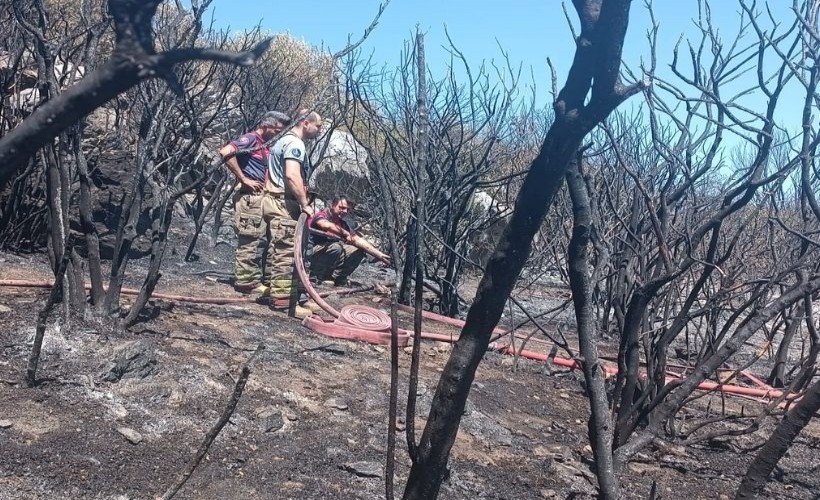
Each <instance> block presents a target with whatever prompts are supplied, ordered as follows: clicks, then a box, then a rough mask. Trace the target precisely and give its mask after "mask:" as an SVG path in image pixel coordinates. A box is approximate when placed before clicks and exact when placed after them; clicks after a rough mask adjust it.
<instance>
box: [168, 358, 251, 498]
mask: <svg viewBox="0 0 820 500" xmlns="http://www.w3.org/2000/svg"><path fill="white" fill-rule="evenodd" d="M264 350H265V344H259V347H257V348H256V351H254V353H253V354H252V355H251V357H250V358H249V359H248V361H247V362H246V363H245V366H243V367H242V372H241V373H240V375H239V378H238V379H237V381H236V385H235V386H234V389H233V394H231V399H230V400H228V405H227V406H226V407H225V409H224V410H222V415H221V416H220V417H219V420H217V421H216V423H215V424H214V426H213V427H211V430H209V431H208V433H207V434H205V439H203V440H202V444H201V445H199V449H198V450H197V451H196V454H194V456H193V458H192V459H191V461H190V462H188V465H187V466H186V467H185V470H184V471H182V473H181V474H180V475H179V477H178V478H177V481H176V483H174V485H173V486H171V487H170V488H168V489H167V490H166V491H165V493H163V495H162V497H160V498H162V500H169V499H171V498H173V497H174V495H176V494H177V492H178V491H179V489H180V488H182V486H183V485H185V483H186V482H187V481H188V479H189V478H190V477H191V474H193V473H194V470H195V469H196V467H197V466H198V465H199V463H200V462H201V461H202V459H203V458H204V457H205V455H206V454H207V453H208V449H209V448H210V447H211V444H213V442H214V440H215V439H216V437H217V436H218V435H219V432H220V431H221V430H222V428H223V427H225V424H227V423H228V419H230V418H231V415H233V412H234V410H235V409H236V405H237V404H238V403H239V398H241V397H242V391H244V390H245V384H246V383H247V382H248V377H249V376H250V374H251V369H252V367H253V363H254V362H255V361H256V358H257V357H258V356H259V354H260V353H261V352H262V351H264Z"/></svg>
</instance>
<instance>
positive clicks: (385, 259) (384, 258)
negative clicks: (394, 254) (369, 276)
mask: <svg viewBox="0 0 820 500" xmlns="http://www.w3.org/2000/svg"><path fill="white" fill-rule="evenodd" d="M379 260H380V261H381V262H382V264H384V265H385V266H392V265H393V260H392V259H391V258H390V256H389V255H386V254H382V255H381V257H379Z"/></svg>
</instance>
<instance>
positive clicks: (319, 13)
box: [212, 0, 797, 111]
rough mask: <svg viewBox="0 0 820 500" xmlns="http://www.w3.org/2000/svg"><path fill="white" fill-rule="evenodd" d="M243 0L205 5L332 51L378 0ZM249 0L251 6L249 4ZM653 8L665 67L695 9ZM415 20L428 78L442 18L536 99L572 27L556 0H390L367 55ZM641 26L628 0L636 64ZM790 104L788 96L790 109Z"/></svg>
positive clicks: (727, 15) (222, 18) (568, 44)
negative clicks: (530, 87) (505, 59)
mask: <svg viewBox="0 0 820 500" xmlns="http://www.w3.org/2000/svg"><path fill="white" fill-rule="evenodd" d="M564 3H565V4H566V6H567V9H568V12H569V16H570V19H571V20H572V22H573V24H575V25H577V20H576V17H575V13H574V11H573V10H572V4H571V2H570V1H566V2H564ZM711 3H712V4H713V5H712V14H713V19H714V24H715V26H717V27H718V30H719V31H720V33H721V35H722V36H723V37H724V38H725V39H726V41H727V42H728V41H730V40H731V39H732V38H733V36H734V34H735V33H736V32H737V29H738V25H739V19H740V17H739V7H738V3H737V0H712V2H711ZM758 3H762V1H761V0H759V2H758ZM770 3H771V8H772V11H773V13H774V15H775V16H777V17H778V18H782V19H783V20H784V21H785V20H789V19H791V16H789V14H788V9H789V8H790V6H791V3H792V2H791V0H774V1H771V2H770ZM244 4H245V6H244V7H243V8H241V9H238V8H237V7H236V5H237V2H235V1H234V0H231V1H228V0H214V2H213V4H212V12H213V15H214V19H215V21H216V25H217V26H219V27H227V26H230V27H231V28H232V29H234V30H242V29H246V28H250V27H252V26H254V25H255V24H256V23H257V22H259V20H260V19H261V25H262V27H263V28H264V29H267V30H270V31H274V32H283V31H284V32H289V33H290V34H291V35H293V36H295V37H297V38H300V39H303V40H305V41H307V42H308V43H311V44H313V45H317V46H318V45H323V46H325V47H327V48H328V49H329V50H331V51H336V50H339V49H340V48H342V47H344V45H345V43H346V41H347V39H348V37H349V36H352V37H353V39H358V37H359V36H360V35H361V33H362V31H363V30H364V28H365V27H366V26H367V25H368V24H369V23H370V21H371V19H372V18H373V15H374V14H375V12H376V10H377V8H378V5H379V1H378V0H351V1H348V2H342V1H339V0H332V1H331V0H314V1H312V2H296V3H291V4H290V5H288V4H286V3H285V2H282V1H281V0H278V1H273V0H255V1H254V2H246V3H244ZM248 4H251V5H253V6H254V8H253V9H251V8H248V6H247V5H248ZM654 8H655V15H656V20H657V21H658V23H659V24H660V37H659V38H660V40H659V47H658V59H659V61H658V64H659V66H668V64H669V62H670V61H671V60H672V48H673V46H674V44H675V43H676V42H677V40H678V39H679V38H680V37H681V36H693V35H695V30H694V23H693V21H692V19H693V18H694V17H696V16H697V1H696V0H655V2H654ZM759 8H760V7H759ZM417 25H418V26H419V27H420V28H421V30H422V31H423V32H424V33H425V34H426V38H425V43H426V48H427V51H426V53H427V61H428V64H429V65H430V68H431V71H432V72H433V76H434V77H436V76H439V77H440V76H443V75H444V72H445V70H446V68H447V64H448V62H449V54H448V53H447V51H446V50H445V49H444V48H443V45H446V38H445V33H444V27H445V25H446V26H447V29H448V30H449V33H450V36H451V37H452V39H453V41H454V42H455V44H456V46H457V47H458V48H459V50H461V51H462V52H463V53H464V55H465V57H466V58H467V60H468V61H469V62H470V63H471V65H472V66H474V67H477V66H478V65H479V64H480V63H481V61H482V60H486V61H490V60H495V61H496V62H500V61H501V60H502V52H501V48H503V50H504V51H506V52H507V53H508V54H509V58H510V61H511V62H512V63H513V64H514V65H518V64H522V65H523V67H524V71H525V73H526V74H529V72H530V71H532V74H533V75H534V78H535V84H536V89H537V93H538V95H539V103H541V104H547V103H548V102H549V90H550V89H549V87H550V76H549V70H548V66H547V58H550V59H551V60H552V62H553V64H554V66H555V68H556V70H557V72H558V81H559V86H560V84H562V83H563V80H564V78H565V76H566V72H567V70H568V69H569V66H570V63H571V61H572V55H573V50H574V44H573V39H572V33H571V31H570V29H569V27H568V23H567V20H566V17H565V15H564V11H563V9H562V2H559V1H558V0H510V1H507V2H499V1H497V0H495V1H490V0H471V1H470V0H392V2H391V3H390V5H389V6H388V7H387V10H386V11H385V13H384V14H383V16H382V19H381V21H380V23H379V26H378V27H377V28H376V30H375V31H374V32H373V34H372V35H371V36H370V38H369V39H368V40H367V42H366V43H365V44H364V45H363V49H364V50H365V51H366V52H368V53H372V55H373V60H374V62H377V63H382V62H383V63H385V64H388V65H392V64H395V63H396V62H397V61H398V57H399V54H400V52H401V50H402V48H403V45H404V43H405V41H406V40H408V39H410V38H411V37H412V36H413V33H414V31H415V27H416V26H417ZM648 27H649V17H648V14H647V11H646V9H645V7H644V2H643V1H641V0H634V2H633V5H632V15H631V19H630V26H629V31H628V35H627V41H626V45H625V52H624V61H625V63H626V64H627V65H629V66H630V67H632V68H633V69H635V70H637V69H638V64H639V62H640V61H641V58H643V59H644V60H647V58H648V55H649V44H648V42H647V40H646V31H647V29H648ZM499 47H501V48H499ZM664 73H666V74H667V75H668V72H667V70H665V69H664V68H663V67H662V68H660V71H659V74H661V75H664ZM749 76H750V77H753V76H754V75H749ZM541 99H543V100H541ZM755 105H756V106H757V105H758V104H757V103H755ZM760 105H762V101H761V104H760ZM794 106H795V104H794V103H792V104H790V106H789V108H790V109H791V108H793V107H794ZM758 109H760V108H758ZM795 111H797V110H795Z"/></svg>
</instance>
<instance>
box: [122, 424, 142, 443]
mask: <svg viewBox="0 0 820 500" xmlns="http://www.w3.org/2000/svg"><path fill="white" fill-rule="evenodd" d="M117 432H119V433H120V434H122V435H123V437H125V439H127V440H128V442H129V443H131V444H140V442H142V434H140V433H139V432H137V431H135V430H134V429H130V428H128V427H117Z"/></svg>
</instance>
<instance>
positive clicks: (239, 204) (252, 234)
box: [234, 184, 300, 298]
mask: <svg viewBox="0 0 820 500" xmlns="http://www.w3.org/2000/svg"><path fill="white" fill-rule="evenodd" d="M299 214H300V210H299V206H298V204H297V203H296V202H295V201H291V200H287V201H286V200H285V199H284V195H283V194H282V192H281V189H280V190H277V188H276V187H275V186H273V185H271V184H268V185H267V186H266V189H265V192H264V193H248V192H243V191H240V192H238V193H237V194H236V195H234V229H235V231H236V237H237V246H236V253H235V263H234V276H235V283H236V284H238V285H246V284H254V283H259V282H261V284H263V285H265V286H268V287H270V294H271V296H273V297H274V298H288V297H290V294H291V291H292V290H293V286H294V284H293V244H294V237H295V235H296V219H297V218H298V217H299ZM260 239H263V240H264V244H265V247H266V248H267V255H266V258H265V263H264V265H260V263H261V257H260V256H259V240H260Z"/></svg>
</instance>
